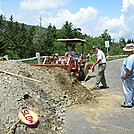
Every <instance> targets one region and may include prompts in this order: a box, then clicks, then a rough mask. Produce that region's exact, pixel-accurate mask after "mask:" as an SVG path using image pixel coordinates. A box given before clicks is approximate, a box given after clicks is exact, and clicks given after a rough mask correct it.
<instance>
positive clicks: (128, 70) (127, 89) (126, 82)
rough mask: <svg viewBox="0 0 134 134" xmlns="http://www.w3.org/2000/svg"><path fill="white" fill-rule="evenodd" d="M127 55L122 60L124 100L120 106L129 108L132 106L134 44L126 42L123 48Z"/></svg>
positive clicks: (133, 92) (133, 102)
mask: <svg viewBox="0 0 134 134" xmlns="http://www.w3.org/2000/svg"><path fill="white" fill-rule="evenodd" d="M123 50H124V51H125V52H126V54H127V55H128V57H127V58H126V59H125V60H124V62H123V67H122V71H121V79H122V82H123V89H124V96H125V102H124V103H123V104H122V105H121V107H125V108H131V107H132V106H134V100H133V97H134V44H132V43H131V44H126V46H125V47H124V48H123Z"/></svg>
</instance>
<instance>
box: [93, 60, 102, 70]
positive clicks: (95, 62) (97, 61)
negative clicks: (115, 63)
mask: <svg viewBox="0 0 134 134" xmlns="http://www.w3.org/2000/svg"><path fill="white" fill-rule="evenodd" d="M100 61H101V59H99V60H97V61H96V62H95V63H94V64H93V65H92V67H91V69H94V67H95V65H96V64H98V63H99V62H100Z"/></svg>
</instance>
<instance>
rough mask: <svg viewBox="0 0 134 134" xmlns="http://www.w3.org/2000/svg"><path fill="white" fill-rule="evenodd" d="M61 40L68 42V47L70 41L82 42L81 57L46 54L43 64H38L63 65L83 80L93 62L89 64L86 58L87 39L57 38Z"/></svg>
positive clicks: (48, 65) (47, 65)
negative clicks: (85, 46) (85, 44)
mask: <svg viewBox="0 0 134 134" xmlns="http://www.w3.org/2000/svg"><path fill="white" fill-rule="evenodd" d="M57 41H60V42H66V49H67V48H68V42H70V43H81V46H82V54H81V57H80V58H75V57H73V56H57V55H54V56H45V57H44V61H43V63H42V64H36V66H46V67H61V68H64V69H65V70H67V72H68V73H70V74H71V75H72V76H74V77H75V78H77V79H78V80H79V81H83V80H84V79H85V77H86V76H87V74H88V70H89V69H90V67H91V65H92V64H87V63H86V61H85V60H84V58H85V56H84V43H85V42H86V40H83V39H79V38H74V39H57Z"/></svg>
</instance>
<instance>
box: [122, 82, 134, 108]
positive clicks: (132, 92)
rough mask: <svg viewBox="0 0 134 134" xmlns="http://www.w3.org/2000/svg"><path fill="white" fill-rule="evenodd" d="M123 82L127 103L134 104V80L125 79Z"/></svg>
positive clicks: (128, 104)
mask: <svg viewBox="0 0 134 134" xmlns="http://www.w3.org/2000/svg"><path fill="white" fill-rule="evenodd" d="M122 82H123V91H124V96H125V105H126V106H132V103H134V100H133V97H134V81H133V80H130V79H123V80H122Z"/></svg>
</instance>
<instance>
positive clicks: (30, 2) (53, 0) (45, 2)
mask: <svg viewBox="0 0 134 134" xmlns="http://www.w3.org/2000/svg"><path fill="white" fill-rule="evenodd" d="M69 1H71V0H23V1H22V2H21V3H20V7H21V8H22V9H25V10H42V9H45V8H57V7H59V6H63V5H64V4H66V3H67V2H69Z"/></svg>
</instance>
